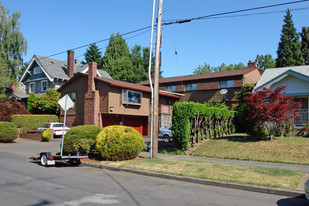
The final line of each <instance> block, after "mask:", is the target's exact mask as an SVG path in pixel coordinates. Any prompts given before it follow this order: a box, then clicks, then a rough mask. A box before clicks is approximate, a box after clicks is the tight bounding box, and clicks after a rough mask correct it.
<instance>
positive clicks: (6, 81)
mask: <svg viewBox="0 0 309 206" xmlns="http://www.w3.org/2000/svg"><path fill="white" fill-rule="evenodd" d="M9 76H10V73H9V68H8V66H7V64H6V63H5V60H4V59H3V58H1V56H0V97H1V98H4V97H5V96H6V94H5V92H6V88H7V87H8V86H10V85H11V84H12V81H11V79H10V78H8V77H9Z"/></svg>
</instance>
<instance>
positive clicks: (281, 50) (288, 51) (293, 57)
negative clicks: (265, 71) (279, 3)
mask: <svg viewBox="0 0 309 206" xmlns="http://www.w3.org/2000/svg"><path fill="white" fill-rule="evenodd" d="M283 21H284V24H283V26H282V30H281V38H280V42H279V45H278V49H277V55H278V57H277V59H276V67H288V66H299V65H304V63H305V61H304V58H303V56H302V53H301V51H300V48H301V45H300V42H299V34H298V33H297V32H296V28H295V27H294V23H293V20H292V15H291V12H290V10H289V9H288V10H287V12H286V15H285V16H284V20H283Z"/></svg>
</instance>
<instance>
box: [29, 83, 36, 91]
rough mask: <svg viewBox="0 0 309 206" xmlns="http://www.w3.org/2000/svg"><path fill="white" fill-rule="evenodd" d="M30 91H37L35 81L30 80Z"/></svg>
mask: <svg viewBox="0 0 309 206" xmlns="http://www.w3.org/2000/svg"><path fill="white" fill-rule="evenodd" d="M29 93H35V82H30V84H29Z"/></svg>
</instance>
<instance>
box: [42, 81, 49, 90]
mask: <svg viewBox="0 0 309 206" xmlns="http://www.w3.org/2000/svg"><path fill="white" fill-rule="evenodd" d="M44 82H45V83H46V89H45V90H43V83H44ZM47 83H48V81H47V80H42V81H41V92H45V91H46V90H47Z"/></svg>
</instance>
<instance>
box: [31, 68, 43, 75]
mask: <svg viewBox="0 0 309 206" xmlns="http://www.w3.org/2000/svg"><path fill="white" fill-rule="evenodd" d="M41 73H43V72H42V69H41V68H40V67H34V68H33V74H41Z"/></svg>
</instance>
